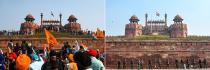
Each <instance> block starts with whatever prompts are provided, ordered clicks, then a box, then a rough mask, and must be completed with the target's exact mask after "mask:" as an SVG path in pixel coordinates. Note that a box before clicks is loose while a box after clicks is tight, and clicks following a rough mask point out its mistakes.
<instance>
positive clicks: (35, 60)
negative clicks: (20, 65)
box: [29, 53, 44, 70]
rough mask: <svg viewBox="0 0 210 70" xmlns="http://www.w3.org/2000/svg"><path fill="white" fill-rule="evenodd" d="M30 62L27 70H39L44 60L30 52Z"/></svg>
mask: <svg viewBox="0 0 210 70" xmlns="http://www.w3.org/2000/svg"><path fill="white" fill-rule="evenodd" d="M31 59H32V63H31V64H30V65H29V70H41V67H42V65H43V64H44V61H43V59H42V57H40V56H38V55H37V54H35V53H33V54H31Z"/></svg>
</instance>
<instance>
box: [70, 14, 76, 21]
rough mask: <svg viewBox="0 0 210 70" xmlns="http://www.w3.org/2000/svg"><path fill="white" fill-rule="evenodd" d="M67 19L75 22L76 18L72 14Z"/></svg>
mask: <svg viewBox="0 0 210 70" xmlns="http://www.w3.org/2000/svg"><path fill="white" fill-rule="evenodd" d="M68 21H69V22H76V21H77V18H76V17H75V16H74V15H70V16H69V18H68Z"/></svg>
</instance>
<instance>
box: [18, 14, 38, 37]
mask: <svg viewBox="0 0 210 70" xmlns="http://www.w3.org/2000/svg"><path fill="white" fill-rule="evenodd" d="M34 20H35V19H34V17H33V16H32V15H31V14H28V15H27V16H26V17H25V22H24V23H21V27H20V33H21V34H26V35H29V34H33V33H34V32H35V30H36V29H37V28H38V27H39V26H38V25H37V24H35V23H34V22H33V21H34Z"/></svg>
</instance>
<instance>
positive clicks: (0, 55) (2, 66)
mask: <svg viewBox="0 0 210 70" xmlns="http://www.w3.org/2000/svg"><path fill="white" fill-rule="evenodd" d="M0 69H1V70H5V69H6V66H5V57H4V54H3V52H2V50H1V49H0Z"/></svg>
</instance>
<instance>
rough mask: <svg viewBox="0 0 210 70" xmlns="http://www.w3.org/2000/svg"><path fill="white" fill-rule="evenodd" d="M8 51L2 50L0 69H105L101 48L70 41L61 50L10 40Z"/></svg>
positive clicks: (0, 53) (0, 52)
mask: <svg viewBox="0 0 210 70" xmlns="http://www.w3.org/2000/svg"><path fill="white" fill-rule="evenodd" d="M7 49H8V52H3V51H2V50H1V51H0V68H1V69H0V70H105V66H104V63H103V62H104V59H105V56H104V55H103V54H100V52H99V50H98V49H97V50H96V49H93V48H88V47H84V45H83V44H79V43H78V42H77V43H76V45H72V46H70V45H69V43H68V42H65V43H64V46H63V47H62V48H61V49H60V50H53V49H49V48H47V47H45V48H44V49H37V48H36V47H35V46H34V45H33V44H32V43H30V42H27V41H22V43H21V44H19V43H16V44H14V43H13V41H12V40H11V41H9V42H8V48H7Z"/></svg>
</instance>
